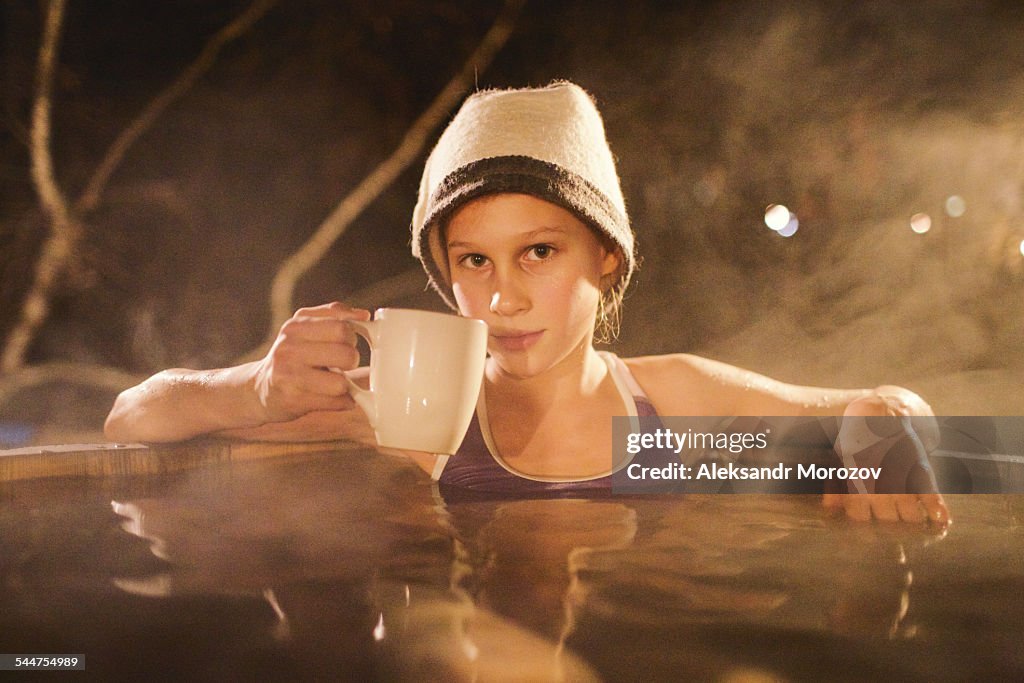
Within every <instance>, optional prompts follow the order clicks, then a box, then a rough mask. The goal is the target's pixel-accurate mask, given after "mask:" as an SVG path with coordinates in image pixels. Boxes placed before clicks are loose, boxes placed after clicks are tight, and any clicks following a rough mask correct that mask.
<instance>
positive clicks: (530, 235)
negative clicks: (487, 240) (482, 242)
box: [448, 225, 567, 249]
mask: <svg viewBox="0 0 1024 683" xmlns="http://www.w3.org/2000/svg"><path fill="white" fill-rule="evenodd" d="M551 232H553V233H557V234H559V235H562V234H565V233H566V232H567V230H566V229H565V228H562V227H560V226H557V225H551V226H548V225H544V226H541V227H539V228H536V229H535V230H530V231H529V232H524V233H522V234H521V235H517V238H519V239H520V240H521V241H523V242H529V241H532V240H535V239H537V238H538V237H540V236H542V235H544V234H546V233H551ZM453 247H459V248H464V249H476V248H477V246H476V245H475V244H474V243H472V242H449V243H448V248H449V249H451V248H453Z"/></svg>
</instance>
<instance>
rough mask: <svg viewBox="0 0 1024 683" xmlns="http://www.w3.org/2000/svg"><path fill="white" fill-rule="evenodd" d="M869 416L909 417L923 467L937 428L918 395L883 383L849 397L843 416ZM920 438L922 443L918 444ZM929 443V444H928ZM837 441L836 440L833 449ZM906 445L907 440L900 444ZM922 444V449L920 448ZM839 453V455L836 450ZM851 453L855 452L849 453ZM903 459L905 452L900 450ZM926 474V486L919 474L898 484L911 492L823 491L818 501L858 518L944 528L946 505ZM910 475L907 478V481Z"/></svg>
mask: <svg viewBox="0 0 1024 683" xmlns="http://www.w3.org/2000/svg"><path fill="white" fill-rule="evenodd" d="M872 417H889V418H896V417H902V418H909V419H910V421H911V423H912V425H913V430H914V433H915V434H916V435H917V438H918V439H919V441H918V442H917V444H916V448H917V449H918V452H917V453H916V454H915V455H916V456H917V457H918V458H919V459H923V460H924V464H923V466H924V467H927V456H926V455H925V453H926V452H927V449H928V448H930V447H931V446H932V445H934V444H935V443H937V442H938V438H937V429H935V427H934V422H935V421H934V414H933V413H932V409H931V407H930V406H929V405H928V404H927V403H925V402H924V401H923V400H922V399H921V397H920V396H918V395H917V394H915V393H913V392H912V391H908V390H907V389H904V388H902V387H893V386H883V387H878V388H877V389H875V391H874V392H872V393H871V394H868V395H866V396H863V397H861V398H858V399H856V400H854V401H852V402H851V403H850V404H849V405H848V406H847V407H846V410H845V411H844V413H843V419H844V420H846V419H853V420H858V419H870V418H872ZM922 442H923V445H922ZM930 444H931V445H930ZM840 445H841V443H840V442H837V449H838V447H839V446H840ZM903 445H904V446H906V445H907V444H903ZM920 448H924V449H925V450H924V451H920V450H919V449H920ZM840 455H842V454H841V453H840ZM851 455H855V454H851ZM903 455H904V459H905V460H906V459H907V458H908V457H909V456H908V455H907V454H903ZM927 474H928V477H927V479H928V482H929V485H928V486H923V485H920V482H921V481H922V478H921V477H917V478H916V479H914V481H915V482H916V483H917V484H918V485H920V486H919V488H918V487H914V486H902V487H900V488H903V490H906V489H907V488H911V489H913V488H918V491H917V492H913V493H826V494H825V496H824V498H823V499H822V504H823V505H824V506H825V507H826V508H827V509H829V510H833V511H835V510H844V511H845V512H846V516H847V517H849V518H850V519H852V520H855V521H859V522H869V521H871V520H872V519H877V520H879V521H885V522H900V521H903V522H911V523H916V524H921V523H924V522H928V523H930V524H933V525H935V526H937V527H939V528H942V529H945V528H946V527H947V526H949V524H950V523H951V522H952V518H951V517H950V514H949V509H948V508H947V507H946V502H945V500H943V498H942V494H940V493H938V492H937V491H936V490H935V486H934V478H932V477H931V475H930V470H929V471H928V472H927ZM910 482H911V479H910V478H908V479H907V483H908V484H909V483H910Z"/></svg>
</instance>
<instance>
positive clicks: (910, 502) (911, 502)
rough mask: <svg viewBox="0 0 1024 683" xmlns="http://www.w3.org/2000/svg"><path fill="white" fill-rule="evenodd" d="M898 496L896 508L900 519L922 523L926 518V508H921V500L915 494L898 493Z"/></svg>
mask: <svg viewBox="0 0 1024 683" xmlns="http://www.w3.org/2000/svg"><path fill="white" fill-rule="evenodd" d="M894 498H896V510H897V511H898V512H899V516H900V519H902V520H903V521H904V522H915V523H918V524H920V523H921V522H923V521H924V520H925V516H924V514H925V513H924V510H922V509H921V501H920V499H919V498H918V496H916V495H914V494H907V495H898V496H894Z"/></svg>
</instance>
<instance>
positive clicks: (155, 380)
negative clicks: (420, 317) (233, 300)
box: [104, 303, 369, 442]
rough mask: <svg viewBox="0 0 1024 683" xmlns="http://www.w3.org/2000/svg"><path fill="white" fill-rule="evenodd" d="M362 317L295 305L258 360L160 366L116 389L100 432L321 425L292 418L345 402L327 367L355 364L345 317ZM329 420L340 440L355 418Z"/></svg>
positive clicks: (341, 383)
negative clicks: (197, 367) (138, 380)
mask: <svg viewBox="0 0 1024 683" xmlns="http://www.w3.org/2000/svg"><path fill="white" fill-rule="evenodd" d="M368 317H369V313H368V312H367V311H362V310H355V309H350V308H348V307H346V306H344V305H342V304H339V303H332V304H327V305H325V306H318V307H315V308H305V309H300V310H299V311H298V312H297V313H296V314H295V315H294V316H293V317H292V318H291V319H289V320H288V321H287V322H286V323H285V324H284V325H283V326H282V327H281V332H280V333H279V334H278V337H277V339H276V340H275V341H274V344H273V346H272V347H271V349H270V351H269V352H268V353H267V355H266V357H265V358H263V359H261V360H258V361H254V362H252V363H245V364H243V365H238V366H235V367H230V368H221V369H218V370H182V369H174V370H165V371H163V372H160V373H157V374H156V375H154V376H152V377H150V378H149V379H147V380H146V381H144V382H142V383H141V384H139V385H138V386H135V387H132V388H131V389H128V390H126V391H124V392H122V393H121V394H120V395H119V396H118V397H117V399H116V401H115V402H114V406H113V408H112V409H111V411H110V414H109V415H108V416H107V421H106V424H105V426H104V431H105V434H106V436H107V438H109V439H111V440H115V441H150V442H161V441H179V440H183V439H188V438H191V437H194V436H199V435H201V434H208V433H213V432H224V431H225V430H257V431H255V432H252V433H253V434H262V435H263V436H264V437H270V436H272V435H274V434H275V433H276V434H278V435H279V436H278V438H285V436H284V435H285V434H294V433H295V428H296V425H298V426H300V427H301V426H303V425H305V426H313V425H314V424H321V426H323V421H322V418H318V417H317V416H313V417H310V418H305V421H300V422H295V421H296V420H297V419H299V418H303V416H306V415H307V414H309V413H317V412H325V411H331V412H338V411H347V410H350V409H351V408H352V407H353V405H354V403H353V401H352V399H351V397H349V396H348V384H347V382H346V380H345V378H344V377H342V376H341V375H340V374H338V373H336V372H332V371H331V370H329V369H328V368H336V369H342V370H349V369H352V368H354V367H356V365H358V363H359V354H358V351H357V350H356V348H355V336H354V334H353V333H352V331H351V329H350V328H349V326H348V325H347V324H346V323H345V320H349V319H358V320H366V319H367V318H368ZM351 412H353V413H359V411H351ZM359 414H360V415H361V413H359ZM318 419H319V420H320V422H319V423H318ZM334 424H336V425H337V426H338V428H339V432H338V433H337V434H334V438H340V437H342V436H347V434H345V433H344V430H345V429H346V428H353V429H356V428H357V426H358V421H357V420H340V421H337V422H335V423H334ZM238 435H242V433H241V432H239V433H238Z"/></svg>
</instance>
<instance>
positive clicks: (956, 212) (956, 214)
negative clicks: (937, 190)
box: [946, 194, 967, 218]
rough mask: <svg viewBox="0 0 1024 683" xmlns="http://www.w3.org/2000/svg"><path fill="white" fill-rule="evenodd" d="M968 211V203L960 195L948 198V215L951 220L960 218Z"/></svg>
mask: <svg viewBox="0 0 1024 683" xmlns="http://www.w3.org/2000/svg"><path fill="white" fill-rule="evenodd" d="M966 211H967V202H965V201H964V198H963V197H961V196H960V195H958V194H954V195H950V196H949V197H947V198H946V215H947V216H949V217H950V218H960V216H963V215H964V212H966Z"/></svg>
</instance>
